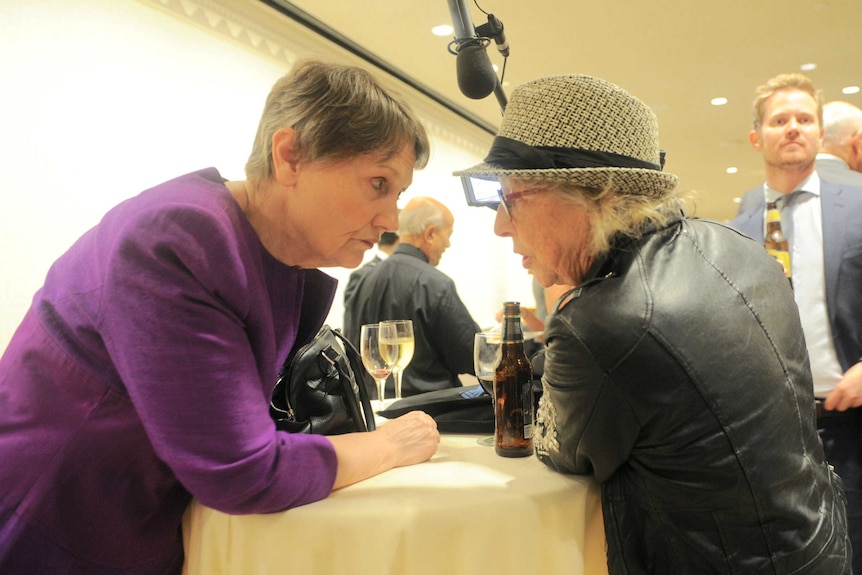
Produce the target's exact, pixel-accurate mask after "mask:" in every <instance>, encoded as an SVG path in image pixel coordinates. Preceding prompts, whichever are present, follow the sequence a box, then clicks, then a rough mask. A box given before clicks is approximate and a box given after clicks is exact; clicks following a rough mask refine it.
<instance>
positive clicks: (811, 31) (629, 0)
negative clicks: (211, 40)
mask: <svg viewBox="0 0 862 575" xmlns="http://www.w3.org/2000/svg"><path fill="white" fill-rule="evenodd" d="M463 1H464V2H466V5H467V6H468V7H469V10H470V13H471V17H472V20H473V24H474V25H475V26H479V25H480V24H483V23H485V22H486V21H487V16H485V15H484V14H483V13H482V12H481V11H480V10H479V8H477V6H476V3H475V2H474V0H463ZM476 1H478V3H479V6H481V8H482V10H484V11H485V12H490V13H492V14H494V15H495V16H496V17H497V18H499V19H500V20H501V21H502V22H503V25H504V27H505V34H506V37H507V39H508V41H509V45H510V48H511V54H510V56H509V58H508V62H507V64H506V74H505V78H504V88H503V89H504V91H505V92H506V94H507V95H508V94H510V93H511V91H512V89H513V88H514V87H515V86H517V85H518V84H521V83H523V82H526V81H529V80H532V79H535V78H538V77H541V76H547V75H553V74H573V73H577V74H590V75H593V76H598V77H601V78H603V79H605V80H609V81H611V82H614V83H615V84H618V85H620V86H621V87H623V88H625V89H626V90H628V91H629V92H631V93H632V94H634V95H635V96H637V97H639V98H640V99H641V100H643V101H644V102H646V103H647V104H648V105H650V106H651V107H652V109H653V110H654V111H655V112H656V114H657V115H658V118H659V126H660V139H661V145H662V148H664V149H665V150H666V151H667V164H666V166H665V169H666V170H667V171H669V172H672V173H675V174H677V175H678V176H679V177H680V183H681V185H682V186H683V187H685V188H687V189H689V190H692V191H693V192H694V197H695V215H697V216H700V217H705V218H712V219H719V220H726V219H730V218H732V217H733V216H734V215H735V214H736V210H737V204H736V203H735V201H734V199H735V198H736V199H738V197H739V196H740V195H741V194H742V193H743V192H744V191H745V190H747V189H749V188H752V187H754V186H756V185H758V184H760V183H761V182H762V181H763V168H762V163H761V158H760V155H759V154H758V153H757V152H755V151H754V150H753V149H752V148H751V146H750V144H749V143H748V132H749V130H750V129H751V112H750V107H751V100H752V97H753V92H754V89H755V87H756V86H758V85H759V84H762V83H763V82H765V81H766V80H767V79H769V78H771V77H772V76H775V75H777V74H780V73H783V72H792V71H798V70H799V67H800V66H801V65H802V64H806V63H815V64H817V68H816V69H815V70H813V71H810V72H806V74H807V75H808V76H809V77H810V78H811V79H812V80H813V81H814V82H815V84H816V85H817V87H818V88H820V89H821V90H822V91H823V95H824V99H825V101H829V100H836V99H842V100H846V101H849V102H851V103H853V104H855V105H857V106H859V107H862V94H860V93H857V94H852V95H844V94H842V92H841V90H842V88H843V87H845V86H850V85H858V86H862V1H860V0H724V1H714V2H701V1H699V0H688V1H684V0H650V1H643V0H603V1H601V2H585V1H584V2H578V1H571V0H529V1H527V0H476ZM291 3H292V4H293V5H294V6H296V7H298V8H300V9H301V10H303V11H305V12H307V13H308V14H309V15H311V16H312V17H314V18H316V19H317V20H320V21H321V22H323V23H324V24H325V25H326V26H328V27H330V28H331V29H333V30H334V31H335V32H336V33H338V34H340V35H342V36H344V37H345V38H347V39H348V40H350V41H352V42H353V43H355V44H358V45H360V46H362V47H363V48H364V49H365V50H367V51H368V52H370V53H372V54H374V55H375V56H376V57H377V58H379V59H380V60H382V61H384V62H387V63H388V64H389V65H391V66H392V67H394V68H396V69H398V70H400V71H401V72H403V73H404V74H406V75H408V76H411V77H412V78H413V79H415V81H416V82H417V83H419V84H421V85H424V86H426V87H428V88H430V89H431V90H432V91H433V92H435V93H437V94H439V95H441V96H442V97H443V98H444V99H446V100H448V101H450V102H451V103H452V104H454V105H455V106H457V107H460V108H463V109H464V110H466V111H467V113H468V114H470V115H472V116H475V117H477V118H480V119H481V120H482V121H483V122H484V123H485V124H486V125H490V126H493V127H496V126H498V125H499V121H500V107H499V104H498V103H497V100H496V99H495V98H494V96H493V95H492V96H489V97H488V98H485V99H482V100H471V99H468V98H467V97H466V96H464V95H462V94H461V92H460V91H459V89H458V86H457V82H456V77H455V57H454V56H453V55H451V54H449V52H448V51H447V48H446V46H447V44H448V43H449V42H450V41H451V40H452V38H453V36H449V37H442V38H441V37H436V36H434V35H432V34H431V28H432V27H434V26H437V25H440V24H450V25H451V24H452V21H451V17H450V12H449V7H448V4H447V2H445V1H444V0H363V1H361V2H343V1H341V0H291ZM488 52H489V55H490V57H491V61H492V62H493V63H495V64H497V65H498V66H500V67H502V64H503V59H502V56H501V55H500V54H499V52H498V51H497V50H496V49H495V48H494V47H493V44H492V46H491V47H489V49H488ZM716 97H724V98H727V100H728V103H727V104H726V105H724V106H713V105H711V104H710V101H711V100H712V99H713V98H716ZM456 167H457V166H456ZM728 167H736V168H737V170H738V171H737V172H736V173H735V174H728V173H727V171H726V170H727V168H728ZM453 168H455V167H453ZM737 201H738V200H737Z"/></svg>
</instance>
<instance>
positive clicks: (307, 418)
mask: <svg viewBox="0 0 862 575" xmlns="http://www.w3.org/2000/svg"><path fill="white" fill-rule="evenodd" d="M373 385H374V382H373V380H371V375H370V374H369V373H368V372H367V371H366V370H365V368H364V367H363V365H362V358H361V357H360V356H359V352H358V351H356V348H355V347H353V345H352V344H351V343H350V342H349V341H348V340H347V339H346V338H345V337H344V336H343V335H341V334H340V333H339V332H337V331H335V330H334V329H332V328H330V327H329V326H327V325H325V326H323V327H322V328H320V331H319V332H318V333H317V335H316V336H315V337H314V339H313V340H312V341H311V342H310V343H308V344H306V345H305V346H303V347H301V348H300V349H299V350H298V351H297V352H296V353H295V354H293V355H292V356H289V357H288V358H287V360H286V361H285V362H284V366H282V368H281V371H280V372H279V374H278V378H277V379H276V383H275V389H273V391H272V399H271V401H270V406H269V413H270V415H271V416H272V418H273V420H275V426H276V428H277V429H279V430H282V431H288V432H290V433H316V434H320V435H337V434H341V433H350V432H352V431H373V430H374V429H375V425H374V412H373V411H372V410H371V401H370V400H369V398H368V388H370V387H372V386H373Z"/></svg>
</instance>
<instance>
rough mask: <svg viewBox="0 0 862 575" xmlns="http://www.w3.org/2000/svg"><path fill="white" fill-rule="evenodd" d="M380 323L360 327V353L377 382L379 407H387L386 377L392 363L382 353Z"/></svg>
mask: <svg viewBox="0 0 862 575" xmlns="http://www.w3.org/2000/svg"><path fill="white" fill-rule="evenodd" d="M380 351H381V350H380V324H379V323H369V324H366V325H363V326H362V327H361V328H360V329H359V355H360V356H362V365H364V366H365V369H366V370H368V373H370V374H371V377H373V378H374V381H375V382H376V383H377V409H378V410H379V409H383V408H384V407H385V404H384V398H385V397H386V378H388V377H389V374H390V373H391V371H392V363H390V362H389V361H388V360H387V359H386V358H385V357H383V354H382V353H380Z"/></svg>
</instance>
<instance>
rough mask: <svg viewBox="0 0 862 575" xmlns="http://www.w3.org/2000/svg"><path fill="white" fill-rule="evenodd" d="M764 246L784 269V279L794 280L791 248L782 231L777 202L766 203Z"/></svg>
mask: <svg viewBox="0 0 862 575" xmlns="http://www.w3.org/2000/svg"><path fill="white" fill-rule="evenodd" d="M763 245H764V247H765V248H766V251H768V252H769V253H770V254H772V256H773V257H774V258H775V259H777V260H778V263H780V264H781V267H783V268H784V277H786V278H787V279H788V280H790V282H791V285H792V283H793V280H792V279H791V274H790V247H789V245H788V243H787V238H786V237H785V236H784V232H782V231H781V214H780V212H779V211H778V206H776V205H775V202H767V203H766V236H765V239H764V241H763Z"/></svg>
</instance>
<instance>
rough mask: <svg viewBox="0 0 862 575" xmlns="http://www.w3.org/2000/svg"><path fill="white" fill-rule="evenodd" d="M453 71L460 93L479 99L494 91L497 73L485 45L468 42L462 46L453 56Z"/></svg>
mask: <svg viewBox="0 0 862 575" xmlns="http://www.w3.org/2000/svg"><path fill="white" fill-rule="evenodd" d="M455 71H456V73H457V75H458V88H460V89H461V93H462V94H464V95H465V96H467V97H468V98H472V99H474V100H481V99H482V98H485V97H486V96H488V95H489V94H490V93H491V92H493V91H494V88H495V87H496V85H497V73H496V72H495V71H494V67H493V66H491V59H490V58H488V52H487V51H486V50H485V46H484V45H481V44H468V45H465V46H462V47H461V48H460V49H459V50H458V54H457V55H456V56H455Z"/></svg>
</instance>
